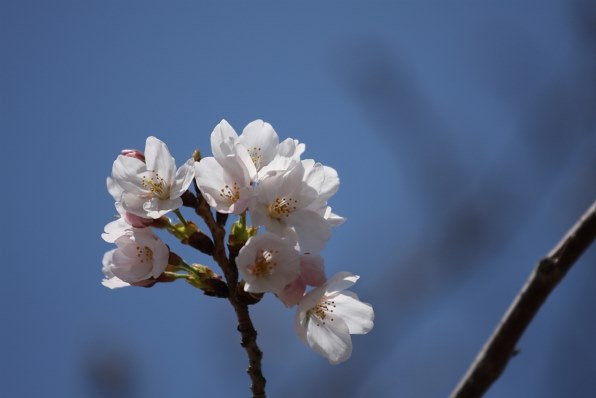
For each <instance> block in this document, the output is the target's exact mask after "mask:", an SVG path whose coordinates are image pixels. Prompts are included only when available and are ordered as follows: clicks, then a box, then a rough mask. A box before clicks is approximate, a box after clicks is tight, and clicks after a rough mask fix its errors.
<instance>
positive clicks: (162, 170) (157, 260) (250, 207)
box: [102, 120, 374, 364]
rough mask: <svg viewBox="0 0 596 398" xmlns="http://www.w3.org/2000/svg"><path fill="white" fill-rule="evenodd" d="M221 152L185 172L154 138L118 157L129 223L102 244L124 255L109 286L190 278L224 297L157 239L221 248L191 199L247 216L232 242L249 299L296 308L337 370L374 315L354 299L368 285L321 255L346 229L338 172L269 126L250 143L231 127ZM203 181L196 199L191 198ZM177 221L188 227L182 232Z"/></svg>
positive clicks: (192, 162)
mask: <svg viewBox="0 0 596 398" xmlns="http://www.w3.org/2000/svg"><path fill="white" fill-rule="evenodd" d="M211 150H212V153H213V156H212V157H203V158H201V157H200V156H194V157H193V158H191V159H189V160H188V161H186V162H185V163H184V164H183V165H182V166H181V167H180V168H178V169H177V168H176V163H175V160H174V158H173V157H172V155H171V154H170V151H169V150H168V148H167V146H166V144H165V143H163V142H162V141H160V140H158V139H157V138H155V137H149V138H147V142H146V146H145V151H144V152H141V151H136V150H125V151H123V152H122V153H121V154H120V155H119V156H118V158H117V159H116V160H115V161H114V164H113V167H112V175H111V177H108V179H107V187H108V191H109V193H110V194H111V195H112V196H113V198H114V201H115V206H116V210H117V211H118V213H119V218H117V219H116V220H115V221H112V222H111V223H109V224H107V225H106V226H105V229H104V234H103V235H102V237H103V239H104V240H105V241H106V242H109V243H114V244H115V245H116V248H115V249H113V250H110V251H108V252H107V253H106V254H105V255H104V259H103V273H104V276H105V278H104V280H103V282H102V283H103V284H104V285H105V286H107V287H109V288H112V289H113V288H119V287H124V286H130V285H137V286H152V285H153V284H154V283H156V282H165V281H172V280H176V279H182V278H185V279H187V281H189V282H190V283H191V284H193V285H194V286H196V287H199V288H201V289H203V290H204V291H205V292H206V293H209V292H210V293H211V295H217V294H214V292H213V291H212V290H209V289H212V288H213V285H212V284H211V285H209V286H211V287H209V286H207V285H208V283H207V282H208V281H212V282H213V281H216V282H219V283H223V282H221V278H219V277H217V275H215V273H214V272H213V271H211V270H210V269H209V268H208V267H205V266H198V265H194V264H193V265H188V264H186V263H185V262H184V261H183V260H181V259H180V258H179V257H178V256H177V255H175V254H174V253H172V252H170V249H169V247H168V246H167V245H166V244H165V243H164V242H163V241H162V240H161V239H160V238H159V237H158V236H157V235H156V234H155V233H154V232H153V229H152V228H162V229H165V230H167V231H168V232H170V233H172V234H173V235H174V236H176V237H177V238H179V239H180V241H181V242H182V243H186V244H188V243H189V241H193V242H195V241H197V239H198V238H197V236H198V237H200V238H201V239H202V240H201V241H202V242H203V243H205V244H203V245H202V246H201V245H199V249H200V250H201V251H203V252H204V253H207V254H213V249H212V247H213V243H212V241H211V240H210V239H209V238H208V237H207V236H206V235H205V234H204V233H203V232H202V231H200V230H199V229H198V227H197V226H196V224H194V223H192V222H191V221H186V220H185V218H184V217H183V216H182V214H181V212H180V210H179V208H180V207H181V206H182V205H183V204H185V205H186V202H185V201H184V200H183V199H185V198H188V197H189V196H190V197H192V198H195V196H194V195H196V198H198V199H197V203H198V201H199V200H202V201H204V202H206V203H207V204H208V205H209V207H210V208H212V209H213V210H215V212H216V214H218V215H219V216H222V215H236V216H237V221H236V222H235V223H234V224H233V225H232V228H231V231H230V239H232V237H233V238H234V242H235V243H236V244H237V243H238V242H239V243H240V248H239V250H237V252H236V254H235V256H234V258H233V264H234V267H236V269H237V274H238V275H239V276H240V278H241V284H240V285H239V286H241V288H242V289H243V291H244V292H245V293H247V294H250V295H254V296H255V297H257V296H258V295H261V294H264V293H272V294H274V295H275V297H277V298H278V299H279V300H280V301H281V302H282V303H283V304H284V305H285V306H286V307H288V308H290V307H295V306H296V307H297V308H298V310H297V313H296V331H297V334H298V336H299V337H300V338H301V339H302V340H303V341H304V342H305V343H306V344H307V345H308V346H310V347H311V348H312V349H313V350H315V351H316V352H318V353H319V354H321V355H323V356H324V357H326V358H327V359H328V360H329V362H330V363H332V364H337V363H340V362H343V361H345V360H346V359H348V358H349V357H350V355H351V351H352V342H351V337H350V335H351V334H365V333H367V332H369V331H370V330H371V329H372V327H373V318H374V312H373V309H372V307H371V306H370V304H367V303H363V302H361V301H360V300H359V299H358V296H357V295H356V294H354V293H353V292H351V291H349V290H346V289H347V288H349V287H350V286H352V285H353V284H354V283H355V282H356V281H357V279H358V276H356V275H353V274H351V273H349V272H340V273H338V274H336V275H335V276H333V277H331V278H329V279H327V278H326V275H325V271H324V261H323V257H322V256H321V255H320V253H321V251H322V250H323V249H324V247H325V245H326V243H327V241H328V240H329V238H330V236H331V230H332V228H334V227H336V226H338V225H340V224H342V223H343V222H344V221H345V219H344V218H343V217H340V216H338V215H337V214H335V213H333V212H332V210H331V207H330V206H329V205H328V201H329V200H330V198H331V197H332V196H333V195H334V194H335V193H336V192H337V190H338V188H339V178H338V175H337V172H336V171H335V170H334V169H333V168H331V167H328V166H324V165H322V164H320V163H317V162H315V161H314V160H312V159H301V157H302V154H303V153H304V151H305V145H304V144H302V143H300V142H298V141H297V140H294V139H292V138H288V139H286V140H284V141H281V142H280V140H279V137H278V135H277V133H276V132H275V130H274V129H273V127H272V126H271V125H270V124H269V123H266V122H263V121H262V120H255V121H253V122H251V123H249V124H248V125H247V126H246V127H245V128H244V129H243V131H242V133H241V134H240V135H238V134H237V133H236V131H235V130H234V129H233V128H232V126H230V124H228V123H227V122H226V121H225V120H222V121H221V122H220V123H219V124H218V125H217V126H216V127H215V129H214V130H213V132H212V133H211ZM193 180H194V183H195V184H194V186H195V190H196V192H195V194H191V193H190V191H189V187H190V185H191V183H193ZM169 213H174V214H175V215H176V216H177V217H178V219H179V220H180V223H179V224H174V223H172V221H171V220H170V219H169V218H168V214H169ZM197 214H198V212H197ZM224 217H225V216H224ZM222 218H223V217H222ZM248 219H249V220H250V223H248V222H247V220H248ZM195 247H197V246H196V245H195ZM205 247H206V248H205ZM230 251H231V249H230ZM230 258H232V256H231V253H230ZM180 270H183V271H186V272H187V273H185V274H180V273H178V272H176V271H180ZM205 275H207V276H205ZM227 283H228V284H231V283H234V284H235V283H236V281H230V280H227ZM308 286H311V288H310V290H309V291H307V289H308ZM224 296H225V294H224ZM222 297H223V296H222Z"/></svg>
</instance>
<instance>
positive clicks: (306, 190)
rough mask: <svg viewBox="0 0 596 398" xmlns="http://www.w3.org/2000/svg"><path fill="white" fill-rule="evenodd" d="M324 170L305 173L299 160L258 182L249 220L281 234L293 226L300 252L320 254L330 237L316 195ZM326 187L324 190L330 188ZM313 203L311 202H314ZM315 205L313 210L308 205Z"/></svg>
mask: <svg viewBox="0 0 596 398" xmlns="http://www.w3.org/2000/svg"><path fill="white" fill-rule="evenodd" d="M324 172H325V170H324V169H323V168H322V167H317V168H316V170H311V171H309V173H308V174H305V169H304V166H303V164H302V163H297V164H296V165H295V166H294V167H293V168H292V169H290V170H289V171H287V172H285V173H279V174H276V175H272V176H269V177H267V178H265V179H264V180H263V181H261V182H260V183H259V185H258V193H257V196H256V199H255V200H254V201H253V202H252V203H251V207H250V210H251V219H252V221H253V223H254V224H255V225H264V226H265V228H266V229H267V230H268V231H270V232H273V233H275V234H278V235H280V236H285V235H288V233H289V232H288V229H290V228H293V229H294V230H295V231H296V234H297V236H298V244H299V246H300V251H302V252H305V253H314V254H317V253H319V252H320V251H321V250H322V249H323V248H324V247H325V243H326V242H327V240H328V239H329V237H330V236H331V227H330V226H329V224H328V222H327V220H325V218H324V217H323V216H322V215H321V214H319V212H318V208H316V207H317V206H319V205H318V197H319V190H321V186H322V185H321V183H320V182H321V181H324V178H322V177H321V176H320V174H323V173H324ZM332 188H333V187H332V186H329V187H327V186H325V192H327V191H330V190H332ZM313 203H314V205H313ZM311 205H313V206H315V208H316V210H315V209H312V208H310V206H311Z"/></svg>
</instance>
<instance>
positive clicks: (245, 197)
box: [194, 120, 257, 214]
mask: <svg viewBox="0 0 596 398" xmlns="http://www.w3.org/2000/svg"><path fill="white" fill-rule="evenodd" d="M211 150H212V151H213V155H214V157H206V158H203V159H201V161H200V162H197V163H195V166H194V167H195V178H196V181H197V186H198V187H199V190H200V191H201V194H202V195H203V197H204V198H205V200H206V201H207V203H209V206H211V207H213V208H215V209H216V210H217V211H218V212H220V213H234V214H241V213H243V212H244V211H245V210H246V208H247V207H248V201H249V200H251V199H252V197H253V188H252V186H251V182H252V180H253V179H254V178H255V176H256V174H257V171H256V168H255V165H254V164H253V161H252V159H251V158H250V156H249V153H248V151H247V150H246V148H245V147H244V146H243V145H242V144H240V143H239V138H238V134H236V132H235V131H234V129H233V128H232V126H230V124H229V123H228V122H226V121H225V120H222V121H221V122H220V123H219V124H218V125H217V126H215V128H214V129H213V132H212V133H211Z"/></svg>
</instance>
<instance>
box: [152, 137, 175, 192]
mask: <svg viewBox="0 0 596 398" xmlns="http://www.w3.org/2000/svg"><path fill="white" fill-rule="evenodd" d="M145 163H147V169H148V170H153V171H155V172H157V173H159V175H160V176H161V178H163V179H164V180H166V181H168V182H169V181H174V178H175V175H176V161H175V160H174V158H173V157H172V155H171V154H170V150H169V149H168V146H167V145H166V144H165V143H164V142H163V141H161V140H159V139H157V138H155V137H153V136H150V137H147V141H146V143H145Z"/></svg>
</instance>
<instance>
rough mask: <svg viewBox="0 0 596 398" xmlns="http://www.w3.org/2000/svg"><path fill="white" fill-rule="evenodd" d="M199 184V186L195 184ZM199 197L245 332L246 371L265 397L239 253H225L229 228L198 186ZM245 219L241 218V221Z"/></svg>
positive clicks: (256, 392) (258, 396) (257, 395)
mask: <svg viewBox="0 0 596 398" xmlns="http://www.w3.org/2000/svg"><path fill="white" fill-rule="evenodd" d="M195 188H196V187H195ZM196 191H197V199H198V200H199V205H198V206H197V207H196V209H195V211H196V213H197V214H198V215H199V216H200V217H201V218H202V219H203V220H204V221H205V224H207V227H208V228H209V231H210V232H211V236H212V237H213V242H214V246H215V249H214V252H213V256H212V257H213V259H214V260H215V262H216V263H217V264H218V265H219V266H220V268H221V270H222V271H223V274H224V276H225V278H226V281H227V284H228V289H229V295H228V300H229V301H230V304H231V305H232V307H233V308H234V311H235V313H236V318H237V319H238V331H239V332H240V334H241V336H242V340H241V342H240V345H241V346H242V347H243V348H244V349H245V350H246V353H247V355H248V369H247V370H246V372H247V373H248V375H249V376H250V379H251V382H252V383H251V386H250V389H251V390H252V396H253V398H265V384H266V382H267V380H266V379H265V377H263V371H262V368H261V359H262V358H263V353H262V352H261V350H260V348H259V346H258V344H257V331H256V330H255V328H254V325H253V323H252V320H251V319H250V314H249V311H248V304H246V303H244V302H243V301H241V300H240V298H239V297H240V294H239V293H240V292H239V289H241V287H239V284H238V268H237V267H236V263H235V261H234V258H235V255H236V254H237V253H232V252H230V258H228V256H227V255H226V250H225V243H224V238H225V234H226V231H225V229H224V227H223V226H222V225H220V224H218V223H217V221H216V220H215V219H214V217H213V213H212V212H211V208H210V207H209V205H208V204H207V202H206V201H205V200H204V199H203V198H202V197H201V194H200V192H199V190H198V189H197V190H196ZM240 217H241V220H244V223H246V218H245V217H246V216H245V215H244V218H243V216H242V215H241V216H240ZM241 222H242V221H241Z"/></svg>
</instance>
